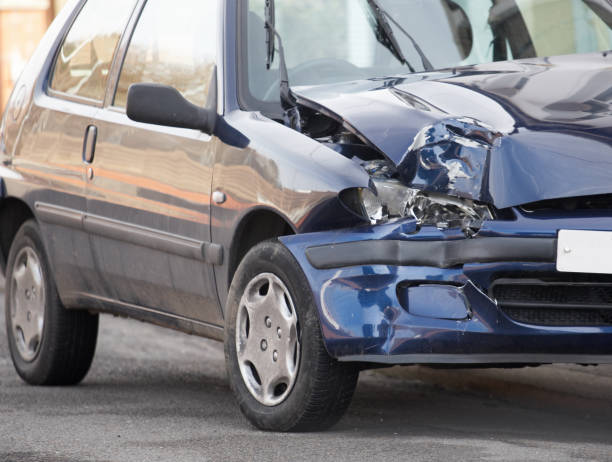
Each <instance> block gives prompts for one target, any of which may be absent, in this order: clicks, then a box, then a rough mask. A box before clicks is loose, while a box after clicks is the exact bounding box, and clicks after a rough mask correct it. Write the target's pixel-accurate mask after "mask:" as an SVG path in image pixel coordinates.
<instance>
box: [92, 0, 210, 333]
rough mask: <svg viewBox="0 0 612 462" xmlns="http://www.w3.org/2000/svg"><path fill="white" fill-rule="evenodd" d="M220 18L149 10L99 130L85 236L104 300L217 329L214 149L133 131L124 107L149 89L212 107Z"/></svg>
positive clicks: (164, 131) (195, 138)
mask: <svg viewBox="0 0 612 462" xmlns="http://www.w3.org/2000/svg"><path fill="white" fill-rule="evenodd" d="M217 13H218V2H217V0H206V1H202V0H174V1H172V2H169V1H168V0H148V1H147V2H146V3H144V7H143V9H142V11H141V13H140V17H139V19H138V21H137V23H136V25H135V27H134V29H133V33H132V35H131V38H130V39H129V40H128V41H126V45H127V48H126V51H125V57H124V60H123V64H122V66H121V67H120V69H119V70H118V72H117V73H118V79H117V80H118V83H117V88H116V93H115V95H114V97H113V98H110V99H109V100H108V104H107V106H106V107H104V108H103V109H102V110H101V111H100V112H99V113H98V114H97V116H96V120H95V122H94V126H95V130H96V145H95V152H94V155H93V157H92V159H91V163H90V166H89V168H90V170H89V180H88V184H87V198H88V199H87V218H86V226H85V227H86V229H87V230H88V231H89V232H90V233H91V240H92V248H93V251H94V256H95V260H96V264H97V268H98V271H99V277H100V281H101V283H102V285H103V288H102V292H101V293H99V294H97V295H98V296H100V297H104V298H107V299H110V300H113V301H117V302H119V303H123V304H128V305H133V306H136V307H140V308H141V309H146V310H153V311H159V312H161V313H165V314H168V315H170V316H175V317H183V318H188V319H193V320H197V321H202V322H206V323H211V324H220V323H221V321H222V318H221V310H220V308H219V305H218V301H217V293H216V288H215V283H214V275H213V270H212V264H214V263H215V258H210V255H211V252H210V249H211V243H210V188H211V184H212V169H213V159H214V155H213V154H214V149H215V143H214V141H213V139H212V138H211V137H210V136H208V135H205V134H204V133H202V132H199V131H196V130H185V129H176V128H168V127H160V126H154V125H146V124H141V123H136V122H133V121H131V120H129V119H128V117H127V115H126V113H125V106H126V102H127V91H128V88H129V86H130V85H131V84H135V83H144V82H147V83H150V82H152V83H160V84H166V85H171V86H173V87H175V88H177V89H178V90H179V91H180V92H181V93H182V94H183V95H184V96H185V97H186V98H187V99H189V100H190V101H191V102H193V103H195V104H198V105H201V106H203V105H205V104H206V101H207V98H208V96H209V95H208V93H209V88H210V87H211V81H212V79H214V78H216V72H215V64H216V59H217V43H218V39H217V35H218V33H217V32H218V27H217V23H218V20H219V17H220V16H219V15H218V14H217ZM212 88H215V86H214V85H213V86H212Z"/></svg>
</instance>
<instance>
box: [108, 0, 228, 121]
mask: <svg viewBox="0 0 612 462" xmlns="http://www.w3.org/2000/svg"><path fill="white" fill-rule="evenodd" d="M148 1H149V0H138V1H137V5H136V9H135V10H134V12H133V13H132V17H131V18H130V20H129V21H128V26H127V27H126V29H125V33H124V35H123V36H122V37H121V39H120V40H119V45H118V47H117V50H118V52H117V53H116V54H115V57H114V59H113V64H112V66H111V70H110V72H109V81H108V83H109V85H108V86H107V89H106V98H105V100H104V104H103V106H102V107H103V108H105V109H108V110H111V111H114V112H118V113H122V114H125V113H126V108H125V107H121V106H117V105H115V98H116V96H117V91H118V90H119V81H120V80H121V72H122V71H123V66H124V65H125V60H126V58H127V54H128V51H129V48H130V44H131V43H132V38H133V36H134V34H135V33H136V28H137V27H138V24H139V23H140V18H141V17H142V14H143V12H144V9H145V8H146V7H147V3H148ZM215 1H216V2H217V9H218V11H217V13H218V14H217V18H216V22H217V30H216V36H217V43H216V51H215V66H214V69H215V71H214V74H213V76H211V79H212V78H215V79H216V88H217V94H216V95H215V98H214V100H215V101H217V106H218V105H219V104H220V101H222V99H223V98H222V97H220V91H222V87H221V86H220V84H221V82H220V80H221V79H220V75H221V73H220V68H221V63H223V62H224V58H223V52H222V51H220V50H223V44H224V39H225V35H224V34H225V21H224V20H225V8H226V4H227V2H226V1H225V0H215ZM220 53H221V54H220ZM111 77H112V82H111ZM211 88H212V87H211ZM207 98H208V101H210V94H209V95H207ZM214 110H215V111H218V107H215V108H214Z"/></svg>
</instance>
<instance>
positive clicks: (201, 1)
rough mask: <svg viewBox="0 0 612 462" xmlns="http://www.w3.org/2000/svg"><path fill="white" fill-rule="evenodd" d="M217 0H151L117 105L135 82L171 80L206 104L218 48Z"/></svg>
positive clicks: (129, 57) (123, 74)
mask: <svg viewBox="0 0 612 462" xmlns="http://www.w3.org/2000/svg"><path fill="white" fill-rule="evenodd" d="M218 4H219V2H218V0H172V1H169V0H149V1H148V2H147V4H146V5H145V8H144V11H143V13H142V15H141V17H140V20H139V22H138V25H137V27H136V30H135V31H134V35H133V36H132V40H131V43H130V46H129V48H128V52H127V55H126V58H125V61H124V63H123V69H122V71H121V77H120V78H119V85H118V87H117V93H116V95H115V102H114V104H115V106H117V107H125V105H126V102H127V91H128V89H129V87H130V85H132V84H134V83H158V84H163V85H170V86H172V87H174V88H176V89H177V90H178V91H180V92H181V93H182V94H183V96H184V97H185V98H187V99H188V100H189V101H191V102H192V103H194V104H197V105H199V106H204V105H205V104H206V99H207V97H208V87H209V85H210V81H211V76H212V72H213V69H214V66H215V62H216V54H217V40H218V39H217V37H218V35H217V31H218V27H217V19H218V17H219V16H218V14H217V12H218V8H219V5H218Z"/></svg>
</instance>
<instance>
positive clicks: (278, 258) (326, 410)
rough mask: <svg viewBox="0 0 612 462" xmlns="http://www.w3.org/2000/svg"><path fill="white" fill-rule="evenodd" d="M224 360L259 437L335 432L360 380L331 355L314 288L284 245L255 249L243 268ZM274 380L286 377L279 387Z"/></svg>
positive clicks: (229, 310)
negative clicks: (262, 432) (270, 433)
mask: <svg viewBox="0 0 612 462" xmlns="http://www.w3.org/2000/svg"><path fill="white" fill-rule="evenodd" d="M266 287H267V288H266ZM282 293H284V295H285V296H282V295H281V294H282ZM266 297H268V298H266ZM264 300H265V301H264ZM279 300H280V301H279ZM283 300H284V303H283ZM258 303H261V305H258ZM251 318H252V319H251ZM279 328H280V330H279ZM237 334H238V335H237ZM260 337H263V338H262V339H261V341H260V340H259V339H260ZM264 341H265V343H264ZM264 347H265V348H264ZM276 352H278V355H277V354H276ZM251 358H253V361H250V359H251ZM225 359H226V365H227V371H228V377H229V381H230V385H231V387H232V390H233V392H234V395H235V396H236V399H237V401H238V404H239V406H240V409H241V411H242V413H243V414H244V415H245V416H246V418H247V419H248V420H249V421H250V422H251V423H252V424H253V425H254V426H255V427H257V428H259V429H261V430H270V431H282V432H289V431H314V430H324V429H327V428H329V427H331V426H332V425H334V424H335V423H336V422H337V421H338V420H340V418H341V417H342V415H343V414H344V412H345V411H346V409H347V408H348V406H349V404H350V401H351V398H352V396H353V392H354V391H355V387H356V385H357V378H358V375H359V370H358V368H357V367H356V366H354V365H352V364H346V363H340V362H338V361H337V360H335V359H333V358H331V357H330V356H329V354H328V353H327V351H326V349H325V346H324V344H323V338H322V334H321V327H320V324H319V317H318V312H317V308H316V306H315V303H314V299H313V295H312V292H311V289H310V286H309V285H308V282H307V280H306V277H305V275H304V273H303V272H302V270H301V268H300V266H299V264H298V262H297V261H296V260H295V258H294V257H293V255H292V254H291V253H290V252H289V250H287V248H286V247H285V246H284V245H282V244H281V243H280V242H278V241H266V242H264V243H261V244H259V245H257V246H256V247H254V248H253V249H252V250H251V251H250V252H249V253H248V254H247V255H246V256H245V258H244V260H243V261H242V263H241V264H240V266H239V267H238V270H237V272H236V275H235V277H234V280H233V282H232V285H231V288H230V292H229V297H228V302H227V306H226V327H225ZM277 359H278V362H277ZM277 364H280V366H278V365H277ZM260 370H261V371H263V372H262V373H260ZM276 376H283V378H282V379H279V381H278V383H277V382H276V381H275V380H272V379H271V377H276ZM269 379H270V380H269Z"/></svg>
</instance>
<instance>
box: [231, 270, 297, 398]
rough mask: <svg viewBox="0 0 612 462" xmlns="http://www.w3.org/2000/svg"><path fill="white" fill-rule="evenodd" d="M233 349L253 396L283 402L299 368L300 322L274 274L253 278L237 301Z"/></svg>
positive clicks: (289, 298)
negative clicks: (234, 344)
mask: <svg viewBox="0 0 612 462" xmlns="http://www.w3.org/2000/svg"><path fill="white" fill-rule="evenodd" d="M236 351H237V356H238V363H239V366H240V372H241V374H242V378H243V380H244V383H245V385H246V387H247V389H248V390H249V392H250V393H251V394H252V395H253V397H254V398H255V399H256V400H257V401H259V402H260V403H262V404H264V405H265V406H276V405H278V404H280V403H282V402H283V401H284V400H285V399H286V398H287V396H288V395H289V393H291V389H292V388H293V385H294V384H295V379H296V378H297V373H298V369H299V363H300V340H299V323H298V318H297V313H296V311H295V306H294V304H293V300H292V298H291V295H290V293H289V290H288V289H287V287H286V286H285V284H284V283H283V282H282V281H281V280H280V279H279V278H278V277H276V276H275V275H273V274H270V273H264V274H260V275H258V276H256V277H255V278H253V279H252V280H251V282H250V283H249V284H248V286H247V288H246V290H245V292H244V294H243V296H242V299H241V300H240V305H239V307H238V316H237V318H236Z"/></svg>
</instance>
